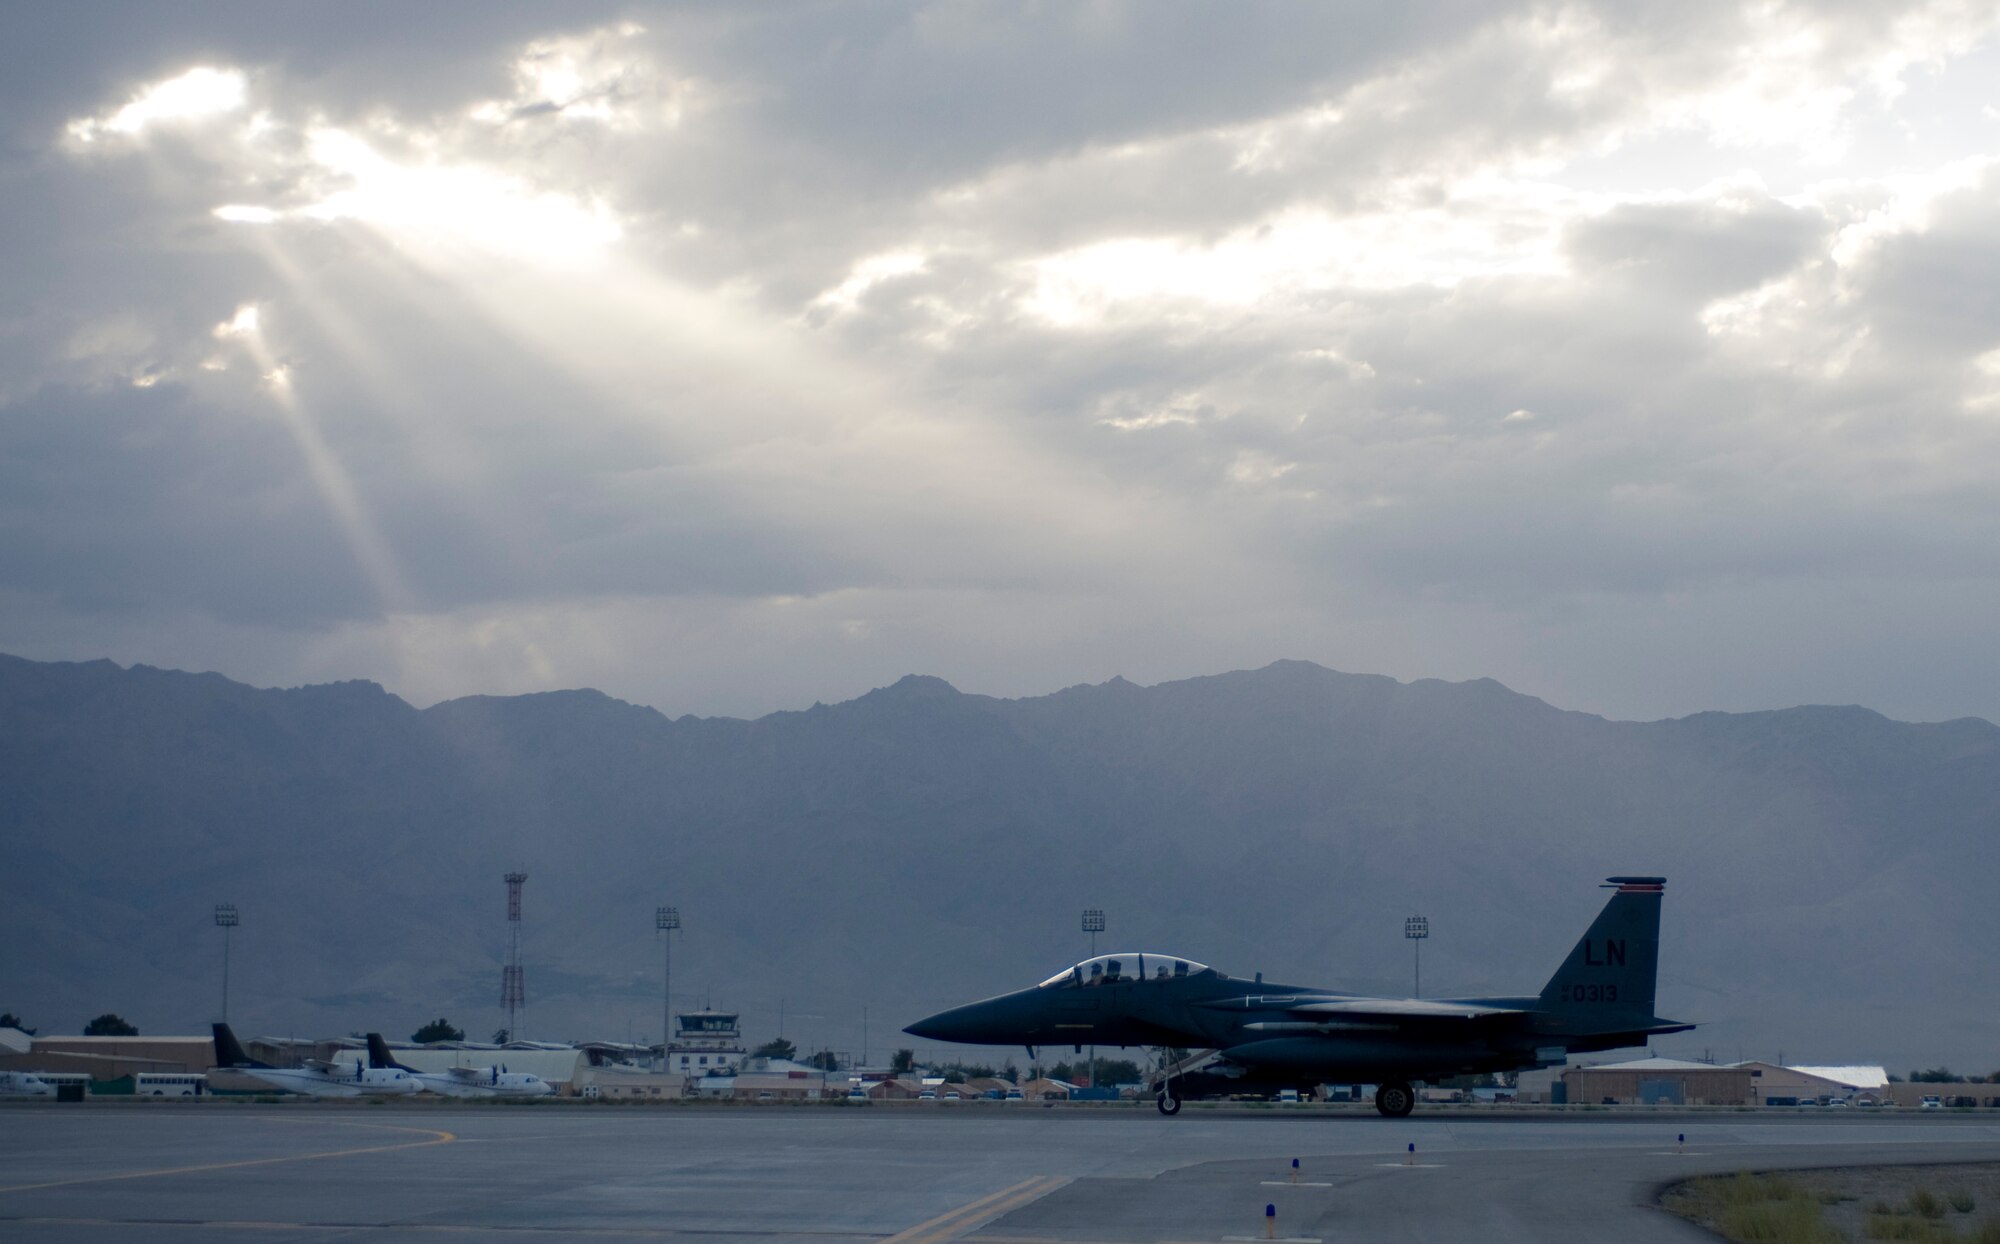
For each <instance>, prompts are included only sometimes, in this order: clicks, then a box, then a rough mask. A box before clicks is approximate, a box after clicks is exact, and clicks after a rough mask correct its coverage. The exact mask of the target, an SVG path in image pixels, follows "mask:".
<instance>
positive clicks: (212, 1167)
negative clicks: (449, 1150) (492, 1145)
mask: <svg viewBox="0 0 2000 1244" xmlns="http://www.w3.org/2000/svg"><path fill="white" fill-rule="evenodd" d="M271 1121H273V1122H276V1121H278V1120H275V1119H273V1120H271ZM283 1122H286V1123H308V1122H310V1123H326V1124H329V1125H331V1126H333V1127H366V1128H372V1129H375V1130H377V1131H384V1132H415V1133H417V1134H418V1135H421V1136H427V1137H429V1139H428V1140H404V1141H398V1142H397V1143H395V1144H392V1145H363V1146H361V1147H359V1148H355V1149H329V1150H325V1151H323V1152H320V1153H295V1154H291V1155H289V1156H286V1157H281V1158H244V1159H243V1160H241V1161H238V1162H204V1163H202V1164H200V1165H198V1166H162V1167H157V1168H155V1169H153V1170H149V1171H125V1172H123V1173H121V1174H117V1175H81V1176H78V1177H77V1178H75V1179H51V1180H49V1181H47V1182H46V1183H38V1184H12V1185H9V1186H5V1187H0V1193H6V1192H36V1191H39V1190H41V1189H43V1188H68V1187H72V1186H74V1185H77V1184H102V1183H113V1182H116V1181H118V1180H121V1179H153V1178H157V1177H160V1176H165V1175H192V1174H194V1173H196V1172H199V1171H227V1170H235V1169H237V1168H239V1167H245V1166H273V1165H276V1164H278V1163H280V1162H311V1161H314V1160H315V1159H319V1158H348V1157H354V1156H355V1155H357V1154H363V1153H390V1152H393V1151H394V1150H397V1149H423V1148H426V1147H428V1146H431V1145H448V1144H450V1143H452V1142H453V1141H455V1140H457V1139H458V1137H457V1136H455V1135H453V1134H452V1133H450V1132H442V1131H438V1130H436V1129H434V1128H428V1127H397V1126H396V1125H395V1124H392V1123H346V1122H340V1121H337V1120H332V1119H285V1120H283Z"/></svg>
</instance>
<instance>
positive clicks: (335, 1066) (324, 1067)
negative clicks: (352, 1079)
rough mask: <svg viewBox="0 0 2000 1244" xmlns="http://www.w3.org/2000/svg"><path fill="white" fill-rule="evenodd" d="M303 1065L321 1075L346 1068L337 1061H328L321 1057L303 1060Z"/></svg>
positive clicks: (338, 1072)
mask: <svg viewBox="0 0 2000 1244" xmlns="http://www.w3.org/2000/svg"><path fill="white" fill-rule="evenodd" d="M304 1065H305V1066H306V1067H307V1068H309V1069H311V1070H313V1071H317V1072H319V1073H320V1074H321V1075H327V1076H330V1075H335V1074H344V1073H345V1072H346V1068H344V1067H342V1066H341V1065H340V1064H339V1063H330V1062H327V1061H326V1060H325V1059H323V1058H308V1059H306V1060H305V1063H304Z"/></svg>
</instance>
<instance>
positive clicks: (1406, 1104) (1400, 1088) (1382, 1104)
mask: <svg viewBox="0 0 2000 1244" xmlns="http://www.w3.org/2000/svg"><path fill="white" fill-rule="evenodd" d="M1416 1108H1417V1094H1416V1090H1414V1089H1412V1088H1411V1087H1410V1086H1409V1084H1408V1083H1407V1082H1405V1081H1402V1080H1391V1081H1389V1082H1388V1083H1387V1084H1384V1085H1383V1086H1382V1087H1381V1088H1378V1089H1376V1090H1375V1109H1377V1110H1379V1111H1381V1112H1382V1117H1383V1118H1385V1119H1400V1118H1403V1117H1405V1116H1407V1115H1408V1114H1409V1113H1410V1111H1412V1110H1415V1109H1416Z"/></svg>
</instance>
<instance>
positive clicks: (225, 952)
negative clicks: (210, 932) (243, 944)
mask: <svg viewBox="0 0 2000 1244" xmlns="http://www.w3.org/2000/svg"><path fill="white" fill-rule="evenodd" d="M238 923H240V921H239V920H238V918H237V915H236V904H234V903H217V904H216V905H215V927H216V928H218V929H221V930H222V1022H223V1023H225V1024H226V1023H228V1022H229V931H230V930H231V929H233V928H235V927H236V926H237V924H238Z"/></svg>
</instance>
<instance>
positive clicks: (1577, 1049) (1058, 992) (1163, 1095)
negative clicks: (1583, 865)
mask: <svg viewBox="0 0 2000 1244" xmlns="http://www.w3.org/2000/svg"><path fill="white" fill-rule="evenodd" d="M1606 885H1607V888H1609V889H1611V890H1613V891H1614V892H1613V894H1612V895H1611V899H1610V901H1609V902H1607V903H1606V904H1605V905H1604V910H1603V911H1601V912H1599V913H1598V916H1597V919H1596V921H1594V922H1593V923H1592V924H1591V926H1590V929H1589V931H1587V932H1586V933H1585V934H1584V935H1583V940H1582V941H1580V942H1578V943H1577V944H1576V948H1575V949H1574V950H1572V951H1570V953H1569V958H1567V959H1565V960H1564V961H1563V965H1562V967H1560V968H1558V969H1557V970H1556V974H1555V975H1554V976H1553V977H1551V978H1550V979H1549V983H1548V984H1547V985H1546V986H1545V987H1544V988H1543V989H1542V992H1541V994H1540V995H1539V996H1536V997H1532V998H1527V997H1509V998H1451V999H1443V1000H1436V1001H1433V1000H1430V999H1419V998H1363V997H1356V996H1353V995H1350V994H1337V993H1328V992H1325V991H1322V990H1317V989H1308V988H1302V987H1298V986H1292V985H1275V984H1271V983H1270V982H1267V981H1266V980H1264V978H1263V974H1262V973H1259V974H1258V976H1257V978H1256V979H1255V980H1248V981H1246V980H1239V979H1236V978H1234V977H1229V976H1225V975H1223V974H1222V973H1220V972H1218V971H1216V970H1215V969H1214V968H1211V967H1208V966H1207V965H1205V964H1201V963H1196V962H1194V961H1193V960H1190V959H1183V958H1179V957H1177V956H1174V955H1157V954H1137V953H1127V954H1111V955H1099V956H1097V957H1096V958H1094V959H1086V960H1084V961H1083V962H1081V963H1078V964H1076V965H1074V966H1072V967H1068V968H1064V969H1063V970H1062V971H1060V972H1058V973H1056V974H1055V975H1054V976H1051V977H1049V978H1048V979H1047V980H1045V981H1043V982H1042V983H1041V984H1039V985H1037V986H1035V987H1034V988H1033V989H1023V990H1019V991H1016V992H1014V993H1009V994H1002V995H1000V996H999V997H997V998H988V999H986V1000H985V1001H983V1002H974V1003H971V1004H969V1005H966V1006H961V1007H955V1008H953V1009H951V1010H949V1011H943V1012H940V1013H939V1014H936V1015H933V1016H931V1017H930V1018H928V1019H924V1020H920V1021H918V1022H917V1023H914V1024H911V1025H910V1026H909V1027H908V1028H905V1029H904V1030H903V1031H905V1032H907V1033H909V1034H911V1035H912V1036H916V1037H922V1038H924V1039H926V1040H931V1041H954V1042H962V1043H965V1044H969V1045H1025V1046H1027V1047H1028V1053H1029V1056H1030V1057H1034V1056H1035V1051H1036V1048H1037V1047H1039V1046H1042V1045H1051V1044H1060V1045H1074V1046H1075V1047H1076V1048H1077V1049H1078V1050H1079V1051H1081V1050H1082V1048H1083V1046H1084V1045H1085V1044H1086V1043H1089V1044H1096V1045H1121V1046H1123V1045H1137V1046H1151V1047H1155V1048H1159V1049H1162V1050H1165V1049H1189V1050H1193V1051H1194V1053H1193V1054H1192V1055H1191V1056H1189V1057H1187V1058H1183V1059H1181V1060H1179V1061H1178V1062H1174V1063H1172V1064H1171V1065H1165V1066H1163V1067H1162V1068H1161V1070H1160V1071H1158V1072H1157V1073H1156V1074H1155V1076H1154V1082H1153V1091H1154V1095H1155V1100H1156V1102H1157V1104H1158V1106H1159V1109H1160V1113H1161V1114H1166V1115H1172V1114H1178V1113H1179V1112H1180V1108H1181V1102H1182V1100H1183V1099H1184V1098H1187V1097H1203V1096H1214V1095H1218V1094H1223V1093H1244V1092H1253V1093H1254V1092H1266V1093H1275V1092H1278V1091H1280V1090H1282V1089H1287V1088H1291V1089H1304V1088H1309V1087H1311V1086H1312V1085H1315V1084H1364V1083H1366V1084H1376V1085H1378V1086H1379V1087H1378V1088H1377V1090H1376V1093H1375V1108H1376V1109H1377V1110H1379V1111H1380V1112H1381V1113H1382V1114H1384V1115H1386V1116H1389V1117H1392V1118H1395V1117H1401V1116H1403V1115H1407V1114H1409V1113H1410V1111H1411V1110H1412V1109H1413V1108H1414V1107H1415V1105H1416V1093H1415V1091H1414V1090H1413V1089H1412V1088H1411V1083H1412V1082H1413V1081H1419V1082H1420V1081H1431V1080H1439V1079H1443V1078H1445V1077H1447V1076H1454V1075H1471V1074H1478V1073H1482V1072H1493V1071H1516V1070H1521V1069H1524V1068H1531V1067H1549V1066H1555V1065H1557V1064H1559V1063H1561V1062H1562V1061H1563V1060H1564V1059H1565V1058H1566V1057H1567V1056H1568V1055H1570V1054H1573V1053H1581V1052H1585V1051H1591V1050H1610V1049H1618V1048H1620V1047H1622V1046H1631V1045H1643V1044H1645V1043H1646V1040H1647V1039H1648V1038H1649V1037H1652V1036H1655V1035H1658V1034H1660V1033H1668V1032H1685V1031H1687V1030H1688V1029H1690V1028H1693V1027H1694V1025H1693V1024H1683V1023H1678V1022H1676V1021H1674V1020H1670V1019H1661V1018H1660V1017H1659V1016H1657V1015H1655V1014H1653V984H1654V978H1655V976H1656V974H1657V970H1658V966H1659V950H1660V901H1661V896H1662V895H1663V894H1664V893H1665V887H1666V878H1664V877H1612V878H1610V879H1609V881H1608V882H1607V883H1606Z"/></svg>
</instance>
